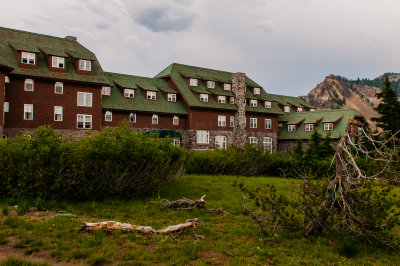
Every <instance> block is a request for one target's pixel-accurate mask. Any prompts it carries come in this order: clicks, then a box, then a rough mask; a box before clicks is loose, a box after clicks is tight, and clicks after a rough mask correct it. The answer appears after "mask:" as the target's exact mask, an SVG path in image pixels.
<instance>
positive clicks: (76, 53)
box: [65, 48, 96, 60]
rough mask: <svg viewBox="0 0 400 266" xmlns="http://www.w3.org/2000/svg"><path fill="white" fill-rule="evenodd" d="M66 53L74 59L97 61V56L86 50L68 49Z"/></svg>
mask: <svg viewBox="0 0 400 266" xmlns="http://www.w3.org/2000/svg"><path fill="white" fill-rule="evenodd" d="M65 52H66V53H67V54H69V55H71V56H72V57H74V58H79V59H86V60H96V56H95V55H94V54H93V53H92V52H91V51H89V50H86V49H74V48H69V49H66V50H65Z"/></svg>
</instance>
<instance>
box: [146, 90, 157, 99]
mask: <svg viewBox="0 0 400 266" xmlns="http://www.w3.org/2000/svg"><path fill="white" fill-rule="evenodd" d="M156 98H157V93H156V92H155V91H148V92H147V99H148V100H155V99H156Z"/></svg>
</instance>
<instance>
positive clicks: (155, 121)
mask: <svg viewBox="0 0 400 266" xmlns="http://www.w3.org/2000/svg"><path fill="white" fill-rule="evenodd" d="M151 123H152V124H153V125H157V124H158V115H155V114H154V115H153V117H152V118H151Z"/></svg>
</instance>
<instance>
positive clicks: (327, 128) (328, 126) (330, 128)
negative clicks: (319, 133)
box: [324, 123, 333, 131]
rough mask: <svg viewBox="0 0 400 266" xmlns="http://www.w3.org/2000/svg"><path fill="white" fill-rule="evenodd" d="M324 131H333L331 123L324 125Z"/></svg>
mask: <svg viewBox="0 0 400 266" xmlns="http://www.w3.org/2000/svg"><path fill="white" fill-rule="evenodd" d="M324 130H325V131H331V130H333V123H324Z"/></svg>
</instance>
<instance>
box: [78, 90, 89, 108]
mask: <svg viewBox="0 0 400 266" xmlns="http://www.w3.org/2000/svg"><path fill="white" fill-rule="evenodd" d="M78 106H86V107H92V93H89V92H78Z"/></svg>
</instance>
